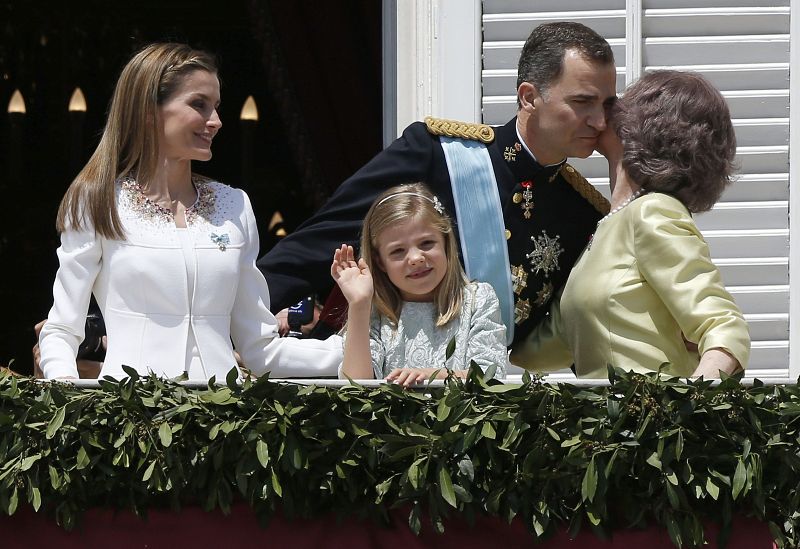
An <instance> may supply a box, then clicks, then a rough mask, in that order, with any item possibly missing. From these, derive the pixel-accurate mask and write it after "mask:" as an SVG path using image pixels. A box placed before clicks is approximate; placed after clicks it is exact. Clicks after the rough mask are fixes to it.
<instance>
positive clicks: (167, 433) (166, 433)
mask: <svg viewBox="0 0 800 549" xmlns="http://www.w3.org/2000/svg"><path fill="white" fill-rule="evenodd" d="M158 438H159V439H160V440H161V445H162V446H164V447H165V448H168V447H169V445H170V444H172V429H170V428H169V423H166V422H164V423H162V424H161V427H159V428H158Z"/></svg>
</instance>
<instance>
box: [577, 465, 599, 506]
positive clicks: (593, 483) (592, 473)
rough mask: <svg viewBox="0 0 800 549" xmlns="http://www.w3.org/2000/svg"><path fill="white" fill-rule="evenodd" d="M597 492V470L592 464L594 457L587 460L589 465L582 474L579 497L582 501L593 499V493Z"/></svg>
mask: <svg viewBox="0 0 800 549" xmlns="http://www.w3.org/2000/svg"><path fill="white" fill-rule="evenodd" d="M596 492H597V470H596V468H595V464H594V458H592V459H591V460H590V461H589V466H588V467H587V468H586V472H585V473H584V474H583V481H582V482H581V498H582V499H583V500H584V501H594V495H595V493H596Z"/></svg>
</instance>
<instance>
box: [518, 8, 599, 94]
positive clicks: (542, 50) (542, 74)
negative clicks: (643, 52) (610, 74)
mask: <svg viewBox="0 0 800 549" xmlns="http://www.w3.org/2000/svg"><path fill="white" fill-rule="evenodd" d="M569 50H575V51H577V52H578V53H580V54H581V55H582V56H583V57H584V58H585V59H587V60H590V61H594V62H596V63H598V64H601V65H607V64H609V63H611V64H613V63H614V52H612V51H611V46H609V45H608V42H606V39H605V38H603V37H602V36H600V35H599V34H597V33H596V32H595V31H593V30H592V29H590V28H589V27H587V26H586V25H582V24H580V23H573V22H569V21H561V22H556V23H545V24H543V25H539V26H538V27H536V28H535V29H533V32H531V35H530V36H529V37H528V39H527V40H526V41H525V45H524V46H523V47H522V53H521V54H520V56H519V65H518V67H517V89H519V86H520V84H522V83H523V82H530V83H531V84H533V85H534V86H536V89H537V90H538V91H539V93H546V92H547V89H548V88H549V87H550V84H552V83H553V82H555V81H556V80H557V79H558V78H559V77H560V76H561V73H562V71H563V70H564V54H565V53H566V52H567V51H569Z"/></svg>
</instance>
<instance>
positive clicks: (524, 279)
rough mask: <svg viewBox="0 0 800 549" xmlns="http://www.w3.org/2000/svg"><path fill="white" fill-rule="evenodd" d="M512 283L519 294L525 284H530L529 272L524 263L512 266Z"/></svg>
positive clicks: (515, 291)
mask: <svg viewBox="0 0 800 549" xmlns="http://www.w3.org/2000/svg"><path fill="white" fill-rule="evenodd" d="M511 283H512V285H513V287H514V293H515V294H517V295H519V294H521V293H522V290H523V289H524V288H525V286H527V285H528V273H527V272H526V271H525V269H524V268H523V266H522V265H514V266H512V267H511Z"/></svg>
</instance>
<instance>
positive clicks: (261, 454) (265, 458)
mask: <svg viewBox="0 0 800 549" xmlns="http://www.w3.org/2000/svg"><path fill="white" fill-rule="evenodd" d="M256 457H257V458H258V462H259V463H260V464H261V466H262V467H263V468H264V469H266V468H267V465H268V464H269V446H267V443H266V442H264V441H263V440H261V439H258V441H257V442H256Z"/></svg>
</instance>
